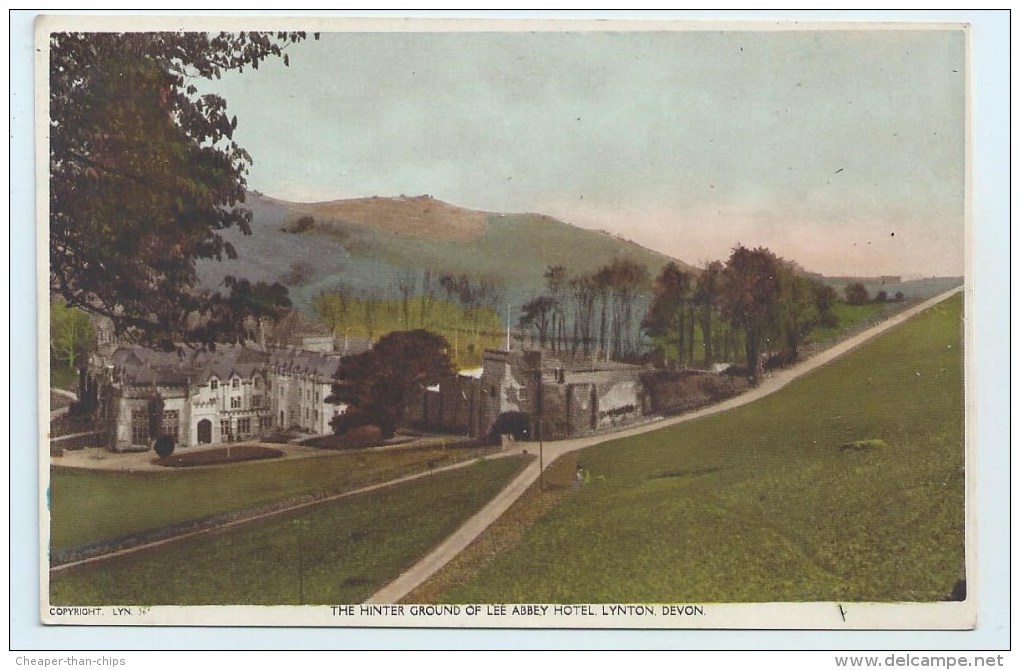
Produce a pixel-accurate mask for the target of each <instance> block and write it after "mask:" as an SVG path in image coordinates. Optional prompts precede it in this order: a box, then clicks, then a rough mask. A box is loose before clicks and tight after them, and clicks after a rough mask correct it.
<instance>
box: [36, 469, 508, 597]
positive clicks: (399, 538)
mask: <svg viewBox="0 0 1020 670" xmlns="http://www.w3.org/2000/svg"><path fill="white" fill-rule="evenodd" d="M527 462H528V459H527V458H522V457H509V458H499V459H491V460H485V461H479V462H478V463H475V464H473V465H470V466H467V467H464V468H460V469H457V470H452V471H448V472H443V473H437V474H435V475H432V476H429V477H425V478H423V479H421V480H416V481H413V482H409V483H405V484H400V485H396V486H392V487H388V488H385V489H382V490H379V491H375V492H372V493H366V494H364V495H358V496H355V497H353V498H350V499H345V500H342V501H338V502H335V503H327V504H324V505H322V506H320V507H315V508H313V509H311V510H304V511H302V512H299V513H295V514H291V515H285V516H284V517H281V518H274V519H272V520H267V521H265V522H263V523H257V524H252V526H250V527H245V528H242V529H238V530H232V531H228V532H223V533H221V534H218V535H213V536H207V537H203V538H200V539H196V540H193V541H186V542H180V543H175V544H172V545H167V546H164V547H161V548H159V549H155V550H152V551H149V552H146V553H144V554H137V555H132V556H129V557H124V558H118V559H111V560H109V561H106V562H103V563H100V564H96V565H92V566H89V567H86V568H81V569H76V570H72V571H70V572H68V573H61V574H59V575H56V576H54V577H53V578H52V579H51V581H50V600H51V602H52V603H53V604H59V605H72V604H73V605H110V604H137V605H296V604H300V603H304V604H335V603H352V602H360V601H362V600H364V599H365V598H367V597H368V596H369V595H371V594H372V593H373V592H375V591H376V590H377V589H378V588H379V587H381V586H382V585H383V584H385V583H387V582H388V581H390V580H391V579H393V578H394V577H396V576H397V575H398V574H400V572H402V571H403V570H406V569H407V568H408V567H410V566H411V565H412V564H413V563H414V562H415V561H416V560H418V559H419V558H420V557H421V556H422V555H423V554H424V553H425V552H427V551H428V550H429V549H430V548H431V547H432V546H434V545H435V544H436V543H438V542H439V541H441V540H442V539H443V538H444V537H446V536H447V535H449V534H450V533H452V532H453V531H454V530H456V528H457V527H459V526H460V525H461V524H462V523H463V522H464V521H465V520H466V519H467V518H469V517H470V516H471V515H472V514H474V513H475V512H476V511H477V510H478V509H480V508H481V506H482V505H484V504H485V503H486V502H488V501H489V500H490V499H491V498H492V497H493V496H494V495H495V494H496V493H497V492H498V491H499V490H500V489H501V488H503V487H504V486H506V484H507V483H508V482H509V481H510V480H511V479H512V478H513V477H514V476H515V475H516V474H517V473H518V472H520V470H521V468H523V467H524V465H525V464H526V463H527Z"/></svg>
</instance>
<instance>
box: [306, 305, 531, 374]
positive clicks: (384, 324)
mask: <svg viewBox="0 0 1020 670" xmlns="http://www.w3.org/2000/svg"><path fill="white" fill-rule="evenodd" d="M322 300H323V298H322V297H318V298H316V300H315V302H316V303H319V302H320V301H322ZM325 300H332V302H333V304H334V305H338V304H339V301H338V300H337V299H336V298H335V297H333V296H329V297H327V298H325ZM337 309H338V308H337ZM423 311H424V312H425V315H424V318H423V317H422V312H423ZM408 317H409V319H408V321H409V323H405V319H404V311H403V303H402V301H401V300H368V299H361V298H353V297H350V298H347V304H346V312H345V314H344V317H343V319H342V321H341V325H339V326H338V335H337V337H338V338H339V339H340V340H341V341H342V340H343V337H344V335H345V334H346V335H349V336H352V337H364V338H371V339H372V340H373V341H374V340H378V339H379V338H380V337H382V336H383V335H385V334H387V333H390V332H392V331H399V330H411V329H414V328H425V329H427V330H429V331H432V332H433V333H437V334H439V335H442V336H443V337H445V338H446V340H447V342H449V343H450V348H449V350H448V353H449V355H450V358H451V359H452V360H453V362H454V365H456V366H457V367H458V368H461V369H465V368H473V367H478V366H480V365H481V364H482V352H483V351H484V350H485V349H499V348H501V347H503V345H504V342H505V339H504V338H505V337H506V332H505V327H506V326H505V321H504V319H505V316H500V315H499V314H497V313H496V312H495V311H493V310H492V309H491V308H488V307H484V308H479V309H475V310H469V309H465V308H464V307H462V306H460V305H458V304H455V303H453V302H451V301H449V300H444V299H440V298H426V299H425V300H424V301H423V300H422V298H421V297H420V296H414V297H412V298H411V299H410V300H408ZM515 318H516V317H515ZM326 325H327V326H329V324H326Z"/></svg>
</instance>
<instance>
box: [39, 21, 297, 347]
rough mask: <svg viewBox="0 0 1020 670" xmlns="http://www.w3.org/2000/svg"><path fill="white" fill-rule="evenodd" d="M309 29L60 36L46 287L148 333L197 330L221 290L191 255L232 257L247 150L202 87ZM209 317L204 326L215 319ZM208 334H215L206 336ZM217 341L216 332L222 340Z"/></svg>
mask: <svg viewBox="0 0 1020 670" xmlns="http://www.w3.org/2000/svg"><path fill="white" fill-rule="evenodd" d="M302 39H304V34H303V33H236V34H233V33H220V34H207V33H54V34H52V35H51V36H50V70H49V77H50V123H49V146H50V199H49V205H50V290H51V292H54V293H57V294H59V295H61V296H62V297H63V298H64V299H65V300H66V301H67V304H68V305H69V306H79V307H82V308H84V309H86V310H89V311H91V312H94V313H97V314H103V315H106V316H108V317H110V318H111V319H112V320H113V321H114V324H115V327H116V328H117V330H118V331H119V332H122V333H123V332H125V331H134V332H136V333H139V334H141V335H142V336H144V337H146V338H147V339H150V340H169V339H173V338H180V337H185V338H188V337H195V336H196V335H195V334H194V333H189V332H188V331H189V326H188V324H189V323H194V322H195V319H194V317H195V315H202V314H207V313H209V312H210V311H211V308H212V306H213V305H214V304H215V303H216V300H217V296H214V295H211V294H210V293H208V292H200V291H198V290H197V286H196V284H197V275H196V272H195V261H196V260H198V259H217V260H220V259H222V258H223V257H224V256H227V257H234V256H235V255H236V254H235V252H234V249H233V248H232V247H231V246H230V244H229V243H227V242H226V241H225V240H224V239H223V237H222V236H221V235H220V234H219V231H222V230H224V229H227V228H231V227H235V226H236V227H237V228H238V229H240V230H241V231H242V232H243V233H245V234H250V232H251V230H250V226H249V223H250V220H251V213H250V212H249V211H248V210H246V209H244V208H243V207H242V206H241V204H242V203H243V202H244V196H245V186H246V181H245V175H246V174H247V170H248V166H249V165H250V163H251V157H250V156H249V155H248V153H247V152H246V151H245V150H244V149H243V148H242V147H241V146H239V145H238V144H237V142H236V141H234V139H233V133H234V129H235V128H236V126H237V119H236V118H234V117H231V116H229V115H228V114H227V110H226V102H225V101H224V100H223V99H222V98H221V97H219V96H217V95H213V94H205V95H199V93H198V89H197V88H196V86H195V84H194V82H195V81H196V80H197V79H200V78H207V79H208V78H219V77H220V76H221V74H222V73H223V72H225V71H229V70H238V71H243V70H244V68H246V67H252V68H256V69H257V68H258V65H259V63H261V62H263V61H264V60H265V59H267V58H270V57H274V56H282V57H283V59H284V61H285V62H286V61H287V55H286V54H285V53H284V50H285V49H286V48H287V46H288V45H290V44H292V43H294V42H297V41H300V40H302ZM205 323H208V320H206V321H205ZM209 335H210V333H209V329H208V328H205V329H204V330H203V333H202V337H208V336H209ZM213 335H214V336H215V334H213Z"/></svg>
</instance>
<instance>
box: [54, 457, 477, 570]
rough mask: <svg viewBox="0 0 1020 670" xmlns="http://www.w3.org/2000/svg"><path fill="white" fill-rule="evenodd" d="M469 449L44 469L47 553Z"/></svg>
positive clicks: (443, 460)
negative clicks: (129, 468)
mask: <svg viewBox="0 0 1020 670" xmlns="http://www.w3.org/2000/svg"><path fill="white" fill-rule="evenodd" d="M478 453H480V452H478V451H476V450H469V449H442V448H429V449H408V450H392V451H383V452H378V451H375V452H367V451H361V452H347V453H331V454H330V455H328V456H320V457H315V458H302V459H283V460H278V461H272V462H262V463H245V464H238V465H236V466H232V467H221V468H212V469H203V470H194V471H192V470H188V471H181V470H176V469H175V470H173V471H169V472H134V473H127V472H107V471H95V470H81V469H77V468H61V467H53V468H51V470H50V505H51V514H50V519H51V524H52V525H51V532H50V546H51V548H52V549H53V550H61V549H67V548H70V547H76V546H80V545H83V544H86V543H89V542H94V541H97V540H107V539H112V538H116V537H121V536H125V535H129V534H131V533H135V532H139V531H143V530H150V529H153V528H161V527H164V526H168V525H171V524H175V523H180V522H183V521H187V520H191V519H199V518H202V517H206V516H210V515H213V514H220V513H223V512H230V511H234V510H241V509H246V508H249V507H253V506H255V505H258V504H261V503H267V502H272V501H277V500H287V499H289V498H296V497H299V496H304V495H310V494H314V493H340V492H343V491H349V490H352V489H356V488H359V487H361V486H367V485H369V484H374V483H376V482H381V481H386V480H389V479H394V478H396V477H401V476H403V475H407V474H410V473H412V472H421V471H423V470H427V469H429V463H430V462H432V463H433V464H434V465H436V466H441V465H447V464H449V463H452V462H454V461H457V460H463V459H465V458H470V457H472V456H475V455H477V454H478Z"/></svg>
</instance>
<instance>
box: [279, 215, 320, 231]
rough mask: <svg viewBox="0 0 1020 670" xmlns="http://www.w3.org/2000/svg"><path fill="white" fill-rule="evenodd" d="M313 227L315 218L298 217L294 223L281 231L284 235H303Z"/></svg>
mask: <svg viewBox="0 0 1020 670" xmlns="http://www.w3.org/2000/svg"><path fill="white" fill-rule="evenodd" d="M314 227H315V217H313V216H308V215H307V214H306V215H305V216H302V217H299V218H298V219H297V220H296V221H291V222H290V223H288V224H287V225H286V226H284V227H283V231H284V232H286V233H303V232H306V231H309V230H311V229H312V228H314Z"/></svg>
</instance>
